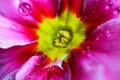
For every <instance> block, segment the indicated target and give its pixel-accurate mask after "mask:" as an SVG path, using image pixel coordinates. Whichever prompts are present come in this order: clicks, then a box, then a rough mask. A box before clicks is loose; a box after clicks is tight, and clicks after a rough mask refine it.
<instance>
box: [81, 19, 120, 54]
mask: <svg viewBox="0 0 120 80" xmlns="http://www.w3.org/2000/svg"><path fill="white" fill-rule="evenodd" d="M119 35H120V17H118V18H114V19H112V20H109V21H107V22H106V23H104V24H101V25H100V26H98V27H97V28H96V30H95V31H94V32H92V34H90V35H89V36H88V37H87V39H86V40H85V42H84V43H83V45H82V47H83V48H88V47H89V49H90V50H94V51H97V52H102V53H107V54H113V53H114V54H119V52H120V46H119V45H120V38H119Z"/></svg>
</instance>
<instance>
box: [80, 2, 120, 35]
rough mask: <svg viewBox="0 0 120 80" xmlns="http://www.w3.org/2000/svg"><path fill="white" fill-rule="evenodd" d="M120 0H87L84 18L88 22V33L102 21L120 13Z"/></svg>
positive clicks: (84, 7)
mask: <svg viewBox="0 0 120 80" xmlns="http://www.w3.org/2000/svg"><path fill="white" fill-rule="evenodd" d="M119 8H120V1H119V0H85V1H84V6H83V13H82V14H83V15H82V20H83V22H84V23H85V24H87V26H88V29H87V33H89V32H92V31H93V30H94V29H95V28H96V27H97V26H98V25H100V24H101V23H103V22H105V21H107V20H109V19H111V18H113V17H117V16H119V15H120V14H119V13H120V10H119Z"/></svg>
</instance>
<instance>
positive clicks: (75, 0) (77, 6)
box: [69, 0, 84, 17]
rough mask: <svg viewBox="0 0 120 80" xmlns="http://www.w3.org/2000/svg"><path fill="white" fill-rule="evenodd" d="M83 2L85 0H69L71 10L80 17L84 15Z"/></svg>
mask: <svg viewBox="0 0 120 80" xmlns="http://www.w3.org/2000/svg"><path fill="white" fill-rule="evenodd" d="M83 2H84V0H69V3H70V5H69V6H70V9H71V11H72V12H73V13H75V14H76V15H77V16H78V17H80V16H81V15H82V8H83Z"/></svg>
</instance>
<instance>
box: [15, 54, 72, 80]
mask: <svg viewBox="0 0 120 80" xmlns="http://www.w3.org/2000/svg"><path fill="white" fill-rule="evenodd" d="M48 64H49V59H48V58H47V57H45V56H44V55H39V56H33V57H32V58H30V59H29V60H28V61H27V62H26V63H25V64H24V65H23V67H22V68H21V69H20V70H19V71H18V72H17V74H16V77H15V78H16V80H29V79H30V80H46V79H48V80H69V79H70V76H69V75H70V74H69V68H68V65H67V64H64V65H63V70H62V69H60V68H59V67H58V66H51V67H47V65H48ZM23 74H24V75H23Z"/></svg>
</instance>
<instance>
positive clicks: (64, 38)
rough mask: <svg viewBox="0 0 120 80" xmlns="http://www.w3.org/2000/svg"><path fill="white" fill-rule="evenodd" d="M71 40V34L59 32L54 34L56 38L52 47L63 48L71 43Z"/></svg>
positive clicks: (63, 31)
mask: <svg viewBox="0 0 120 80" xmlns="http://www.w3.org/2000/svg"><path fill="white" fill-rule="evenodd" d="M71 39H72V34H71V32H70V31H68V30H60V31H59V32H58V33H57V34H56V38H55V39H54V45H55V46H56V47H61V48H65V47H66V46H67V45H68V44H69V43H70V42H71Z"/></svg>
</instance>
